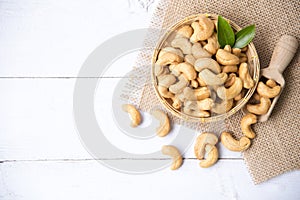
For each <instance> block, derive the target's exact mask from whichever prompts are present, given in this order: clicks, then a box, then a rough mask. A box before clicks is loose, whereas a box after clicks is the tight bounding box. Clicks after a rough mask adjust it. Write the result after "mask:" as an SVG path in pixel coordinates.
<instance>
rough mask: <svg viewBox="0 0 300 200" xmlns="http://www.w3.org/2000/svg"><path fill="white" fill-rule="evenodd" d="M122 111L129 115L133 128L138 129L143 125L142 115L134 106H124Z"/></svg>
mask: <svg viewBox="0 0 300 200" xmlns="http://www.w3.org/2000/svg"><path fill="white" fill-rule="evenodd" d="M122 109H123V110H124V111H125V112H127V113H128V114H129V116H130V119H131V124H130V125H131V126H132V127H137V126H138V125H139V124H140V123H141V121H142V117H141V114H140V112H139V111H138V110H137V109H136V108H135V107H134V106H133V105H131V104H124V105H122Z"/></svg>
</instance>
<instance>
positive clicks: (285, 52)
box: [269, 35, 298, 74]
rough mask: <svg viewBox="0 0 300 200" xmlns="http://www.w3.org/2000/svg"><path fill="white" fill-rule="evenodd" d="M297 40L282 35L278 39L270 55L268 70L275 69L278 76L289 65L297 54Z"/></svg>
mask: <svg viewBox="0 0 300 200" xmlns="http://www.w3.org/2000/svg"><path fill="white" fill-rule="evenodd" d="M297 48H298V40H297V38H295V37H294V36H290V35H283V36H281V38H280V39H279V41H278V43H277V44H276V46H275V49H274V51H273V54H272V58H271V62H270V65H269V68H270V69H277V70H278V72H279V73H280V74H282V72H283V71H284V70H285V68H286V67H287V66H288V65H289V63H290V62H291V60H292V59H293V57H294V54H295V53H296V52H297Z"/></svg>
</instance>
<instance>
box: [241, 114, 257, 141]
mask: <svg viewBox="0 0 300 200" xmlns="http://www.w3.org/2000/svg"><path fill="white" fill-rule="evenodd" d="M256 122H257V117H256V115H254V114H251V113H248V114H247V115H245V116H244V117H243V118H242V120H241V129H242V133H243V134H244V135H245V136H246V137H248V138H250V139H253V138H255V133H254V131H253V130H252V129H251V124H255V123H256Z"/></svg>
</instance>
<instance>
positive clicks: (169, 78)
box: [157, 74, 176, 88]
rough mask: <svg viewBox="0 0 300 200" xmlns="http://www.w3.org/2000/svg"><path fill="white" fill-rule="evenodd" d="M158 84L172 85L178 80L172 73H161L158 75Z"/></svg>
mask: <svg viewBox="0 0 300 200" xmlns="http://www.w3.org/2000/svg"><path fill="white" fill-rule="evenodd" d="M157 80H158V85H160V86H163V87H166V88H168V87H170V85H172V84H174V83H175V82H176V77H175V76H174V75H172V74H167V75H161V76H158V77H157Z"/></svg>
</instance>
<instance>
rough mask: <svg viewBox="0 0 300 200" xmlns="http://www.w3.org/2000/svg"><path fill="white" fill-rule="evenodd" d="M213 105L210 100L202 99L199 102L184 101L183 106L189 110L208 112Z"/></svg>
mask: <svg viewBox="0 0 300 200" xmlns="http://www.w3.org/2000/svg"><path fill="white" fill-rule="evenodd" d="M213 105H214V101H213V100H212V99H211V98H206V99H202V100H199V101H186V102H185V103H184V106H185V107H186V108H189V109H191V110H210V109H211V108H212V107H213Z"/></svg>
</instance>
